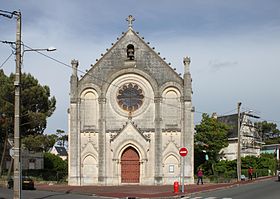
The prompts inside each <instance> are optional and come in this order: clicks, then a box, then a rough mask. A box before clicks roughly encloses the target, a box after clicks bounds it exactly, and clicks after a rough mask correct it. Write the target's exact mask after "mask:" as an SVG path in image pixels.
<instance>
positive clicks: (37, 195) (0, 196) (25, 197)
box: [0, 187, 112, 199]
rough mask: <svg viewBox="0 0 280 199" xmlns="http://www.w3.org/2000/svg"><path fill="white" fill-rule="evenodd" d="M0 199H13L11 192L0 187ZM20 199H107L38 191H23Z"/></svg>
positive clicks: (106, 198)
mask: <svg viewBox="0 0 280 199" xmlns="http://www.w3.org/2000/svg"><path fill="white" fill-rule="evenodd" d="M0 199H13V190H10V189H7V188H2V187H0ZM22 199H108V197H100V196H86V195H79V194H72V193H71V194H70V193H62V192H49V191H38V190H23V191H22ZM110 199H112V198H110Z"/></svg>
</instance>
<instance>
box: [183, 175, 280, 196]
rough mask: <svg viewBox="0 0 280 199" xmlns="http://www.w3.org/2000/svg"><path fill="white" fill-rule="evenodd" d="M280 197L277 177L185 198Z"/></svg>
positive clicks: (279, 185)
mask: <svg viewBox="0 0 280 199" xmlns="http://www.w3.org/2000/svg"><path fill="white" fill-rule="evenodd" d="M194 198H195V199H280V182H279V181H276V180H275V178H273V179H269V180H264V181H256V182H253V183H251V184H243V185H239V186H235V187H231V188H226V189H223V190H216V191H210V192H206V193H200V194H199V193H197V194H192V195H191V196H187V197H184V199H194Z"/></svg>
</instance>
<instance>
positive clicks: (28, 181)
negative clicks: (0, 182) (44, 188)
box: [7, 176, 35, 190]
mask: <svg viewBox="0 0 280 199" xmlns="http://www.w3.org/2000/svg"><path fill="white" fill-rule="evenodd" d="M21 183H22V189H31V190H33V189H35V186H34V180H33V179H32V178H30V177H28V176H22V177H21ZM7 186H8V188H9V189H12V188H14V179H13V178H10V179H9V180H8V185H7Z"/></svg>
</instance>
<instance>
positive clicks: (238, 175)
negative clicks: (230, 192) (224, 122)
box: [237, 102, 241, 181]
mask: <svg viewBox="0 0 280 199" xmlns="http://www.w3.org/2000/svg"><path fill="white" fill-rule="evenodd" d="M240 107H241V102H238V103H237V134H238V143H237V181H240V180H241V179H240V178H241V149H240Z"/></svg>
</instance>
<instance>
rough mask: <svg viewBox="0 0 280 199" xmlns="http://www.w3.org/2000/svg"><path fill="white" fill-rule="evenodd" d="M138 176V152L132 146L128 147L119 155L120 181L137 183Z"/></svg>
mask: <svg viewBox="0 0 280 199" xmlns="http://www.w3.org/2000/svg"><path fill="white" fill-rule="evenodd" d="M139 178H140V158H139V154H138V152H137V151H136V150H135V149H134V148H133V147H128V148H127V149H125V150H124V152H123V154H122V156H121V183H139Z"/></svg>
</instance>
